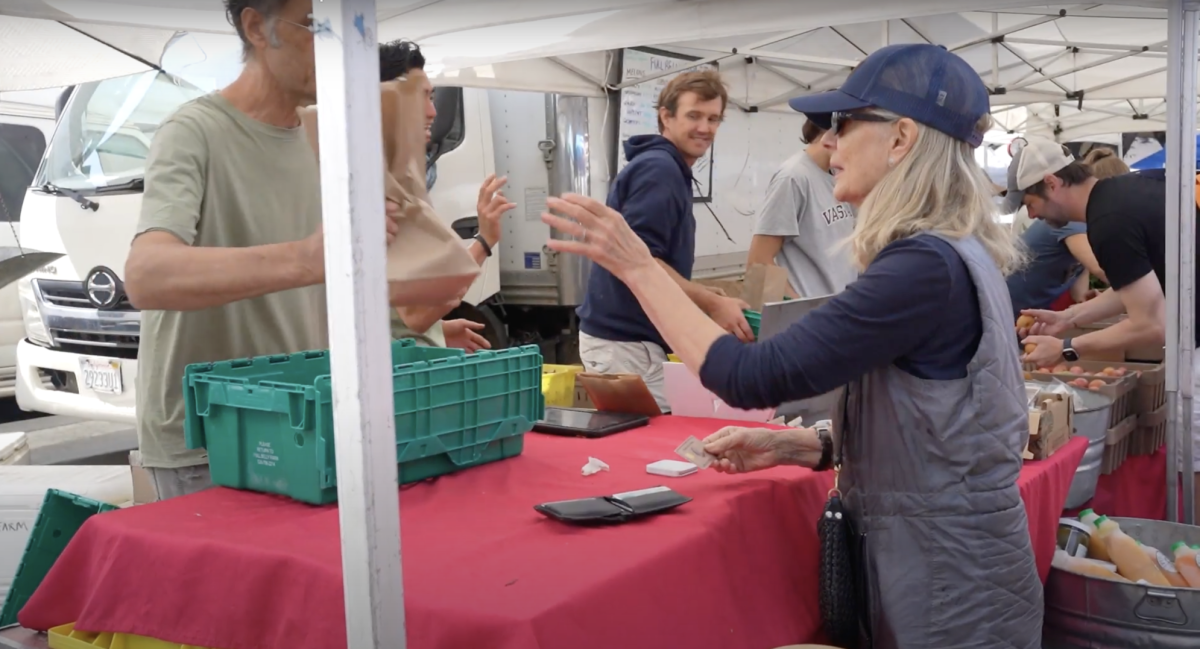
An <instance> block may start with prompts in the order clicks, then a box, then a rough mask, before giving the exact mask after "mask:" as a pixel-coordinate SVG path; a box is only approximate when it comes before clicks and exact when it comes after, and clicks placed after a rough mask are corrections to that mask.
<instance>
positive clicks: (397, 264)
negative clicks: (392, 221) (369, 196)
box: [298, 70, 479, 306]
mask: <svg viewBox="0 0 1200 649" xmlns="http://www.w3.org/2000/svg"><path fill="white" fill-rule="evenodd" d="M424 79H425V73H424V72H421V71H419V70H414V71H411V72H409V73H408V75H407V77H403V78H400V79H397V80H395V81H389V82H386V83H383V84H382V85H381V89H380V111H381V113H382V114H383V125H382V129H383V130H382V137H383V158H384V194H385V195H386V196H387V198H388V199H389V200H391V201H394V202H395V203H397V204H399V205H400V219H399V225H400V230H399V232H398V233H397V234H396V239H395V240H394V241H393V242H392V245H391V246H389V247H388V251H387V279H388V301H389V302H391V304H393V305H396V306H441V305H443V304H446V303H448V302H451V301H453V300H455V299H458V298H459V297H460V296H462V295H464V294H465V293H466V291H467V289H469V288H470V286H471V283H472V282H474V281H475V277H476V276H478V275H479V264H477V263H475V260H474V259H473V258H472V257H471V254H470V253H469V252H467V249H466V247H465V246H463V244H462V239H461V238H460V237H459V236H458V235H457V234H455V232H454V230H452V229H450V226H448V225H446V224H445V223H443V222H442V221H441V219H439V218H438V215H437V213H436V212H434V210H433V206H432V205H431V204H430V203H429V195H428V193H427V192H426V190H425V126H424V114H425V109H424V102H425V98H424V96H423V94H422V86H423V81H424ZM298 112H299V114H300V120H301V122H302V123H303V124H304V128H305V130H306V131H307V133H308V139H309V142H311V143H312V147H313V151H314V152H316V153H317V156H318V158H319V157H320V147H319V146H318V138H317V107H316V106H311V107H308V108H302V109H300V110H299V111H298ZM379 236H380V237H383V236H385V235H384V233H383V232H380V233H379Z"/></svg>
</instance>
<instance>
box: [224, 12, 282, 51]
mask: <svg viewBox="0 0 1200 649" xmlns="http://www.w3.org/2000/svg"><path fill="white" fill-rule="evenodd" d="M287 3H288V0H225V17H226V18H227V19H228V20H229V24H230V25H233V28H234V29H235V30H237V35H238V38H240V39H242V60H248V59H249V58H250V55H251V54H253V53H254V46H253V45H251V44H250V39H249V38H247V37H246V30H245V29H243V27H242V14H243V13H244V12H245V11H246V10H247V9H253V10H255V11H257V12H258V13H260V14H262V16H263V18H264V19H266V21H267V38H268V39H269V41H268V42H269V43H270V44H271V47H279V46H280V45H281V43H280V42H279V36H278V35H276V33H275V26H276V24H277V20H278V18H279V15H278V14H279V10H280V9H283V7H284V5H286V4H287Z"/></svg>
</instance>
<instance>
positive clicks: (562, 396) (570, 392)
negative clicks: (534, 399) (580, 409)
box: [542, 365, 583, 408]
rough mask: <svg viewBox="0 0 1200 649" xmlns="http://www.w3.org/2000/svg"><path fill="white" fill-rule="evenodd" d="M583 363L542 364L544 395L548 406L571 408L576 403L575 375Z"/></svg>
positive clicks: (580, 370) (581, 369) (580, 369)
mask: <svg viewBox="0 0 1200 649" xmlns="http://www.w3.org/2000/svg"><path fill="white" fill-rule="evenodd" d="M582 371H583V366H582V365H542V396H543V397H544V398H545V400H546V405H547V406H555V407H558V408H570V407H573V406H574V405H575V375H576V374H578V373H580V372H582Z"/></svg>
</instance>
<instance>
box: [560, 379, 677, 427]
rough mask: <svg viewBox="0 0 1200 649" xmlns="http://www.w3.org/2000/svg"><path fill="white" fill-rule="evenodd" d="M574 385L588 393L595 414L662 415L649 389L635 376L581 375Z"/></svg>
mask: <svg viewBox="0 0 1200 649" xmlns="http://www.w3.org/2000/svg"><path fill="white" fill-rule="evenodd" d="M575 384H576V385H578V386H579V387H581V388H583V389H584V390H586V391H587V394H588V397H590V398H591V401H592V404H593V405H594V406H595V408H596V410H599V411H601V412H622V413H628V414H633V415H646V416H648V417H657V416H659V415H661V414H662V410H660V409H659V407H658V403H657V402H656V401H655V400H654V395H652V394H650V388H648V387H646V382H645V381H644V380H642V377H640V376H638V375H637V374H592V373H589V372H580V373H579V374H576V375H575Z"/></svg>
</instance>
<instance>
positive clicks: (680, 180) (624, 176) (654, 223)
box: [576, 135, 696, 351]
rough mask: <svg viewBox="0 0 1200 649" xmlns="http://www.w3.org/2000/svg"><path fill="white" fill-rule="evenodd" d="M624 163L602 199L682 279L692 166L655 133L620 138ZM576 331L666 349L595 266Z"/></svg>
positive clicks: (617, 283) (691, 230) (621, 288)
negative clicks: (622, 140) (624, 138)
mask: <svg viewBox="0 0 1200 649" xmlns="http://www.w3.org/2000/svg"><path fill="white" fill-rule="evenodd" d="M625 158H626V159H627V160H629V164H628V165H626V166H625V168H624V169H622V170H621V173H619V174H617V178H616V181H615V182H613V186H612V189H611V190H610V191H609V193H608V201H607V204H608V206H609V207H611V208H613V209H614V210H616V211H618V212H620V213H621V215H622V216H624V217H625V221H626V222H627V223H629V227H630V228H631V229H632V230H633V231H634V233H635V234H637V235H638V237H640V238H641V239H642V241H644V242H646V246H647V247H648V248H650V254H652V255H654V258H655V259H659V260H661V261H663V262H664V263H666V264H667V265H668V266H670V267H671V268H673V269H674V270H675V272H677V273H679V275H680V277H683V278H684V279H691V278H692V265H693V263H694V262H695V256H696V218H695V217H694V216H692V189H691V187H692V185H691V183H692V169H691V167H689V166H688V164H687V162H686V161H685V160H684V159H683V154H682V153H680V152H679V149H678V148H676V147H675V145H674V144H671V142H670V141H669V140H667V139H666V138H664V137H663V136H661V135H635V136H633V137H631V138H629V140H628V141H627V142H626V143H625ZM576 313H578V314H579V330H580V331H582V332H584V333H586V334H588V335H589V336H595V337H597V338H601V339H604V340H615V341H621V342H649V343H654V344H656V345H658V346H660V347H662V348H663V349H664V350H667V351H670V348H668V347H667V343H666V341H665V340H663V337H662V335H661V334H659V333H658V329H656V328H655V327H654V324H653V323H652V322H650V318H649V316H647V315H646V312H645V311H644V310H643V309H642V305H641V304H638V301H637V298H635V297H634V296H633V293H632V292H631V291H630V290H629V287H627V286H625V283H624V282H622V281H621V280H619V279H617V277H616V276H615V275H613V274H612V273H610V272H608V271H607V270H605V269H604V268H602V267H600V266H599V265H596V266H593V267H592V271H591V276H590V277H588V290H587V296H586V297H585V298H584V301H583V304H582V305H580V307H579V308H578V309H576Z"/></svg>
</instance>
